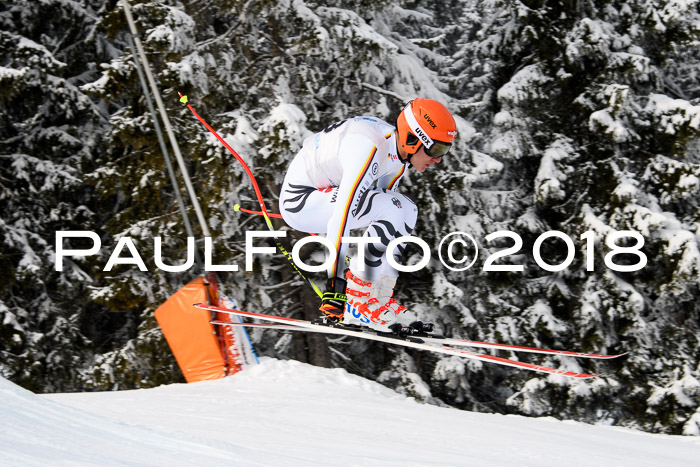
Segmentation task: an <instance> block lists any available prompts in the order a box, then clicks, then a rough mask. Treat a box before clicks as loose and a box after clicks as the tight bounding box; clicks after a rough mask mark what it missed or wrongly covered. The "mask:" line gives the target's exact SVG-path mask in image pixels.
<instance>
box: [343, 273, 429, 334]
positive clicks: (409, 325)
mask: <svg viewBox="0 0 700 467" xmlns="http://www.w3.org/2000/svg"><path fill="white" fill-rule="evenodd" d="M345 278H346V279H347V283H348V288H347V295H348V307H347V310H346V312H345V317H344V318H343V324H346V325H355V326H367V327H369V328H370V329H373V330H375V331H378V332H391V333H394V334H399V335H414V334H420V333H424V334H425V333H429V332H431V331H432V330H433V325H432V324H430V323H422V322H421V321H418V319H417V318H416V315H415V314H414V313H412V312H410V311H409V310H408V309H407V308H406V307H405V306H401V305H399V304H398V303H397V302H396V300H395V299H393V298H392V295H393V294H394V286H395V285H396V278H394V277H391V276H385V275H381V276H380V277H379V279H378V280H376V281H373V282H368V281H365V280H363V279H362V278H360V277H358V276H357V275H355V274H353V273H352V272H351V271H350V270H348V272H347V273H346V275H345Z"/></svg>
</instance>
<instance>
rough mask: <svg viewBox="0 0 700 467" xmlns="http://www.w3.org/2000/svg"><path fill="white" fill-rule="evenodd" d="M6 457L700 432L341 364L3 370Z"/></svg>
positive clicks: (659, 449)
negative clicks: (421, 396)
mask: <svg viewBox="0 0 700 467" xmlns="http://www.w3.org/2000/svg"><path fill="white" fill-rule="evenodd" d="M0 396H1V397H0V419H2V423H1V424H0V464H2V465H18V466H19V465H23V466H24V465H236V466H244V465H255V466H259V465H274V466H299V465H304V466H305V465H358V466H360V465H362V466H372V465H404V466H405V465H439V466H444V465H453V466H459V465H471V466H550V465H551V466H558V467H560V466H563V465H565V466H567V467H572V466H579V465H580V466H587V467H590V466H592V465H606V466H618V467H619V466H622V467H624V466H630V467H641V466H661V465H664V466H697V465H698V462H699V460H700V439H698V438H689V437H672V436H664V435H650V434H645V433H641V432H635V431H631V430H626V429H620V428H611V427H596V426H590V425H584V424H580V423H573V422H560V421H556V420H553V419H532V418H524V417H516V416H502V415H492V414H479V413H470V412H464V411H459V410H455V409H447V408H439V407H435V406H429V405H422V404H418V403H416V402H415V401H413V400H411V399H407V398H405V397H403V396H400V395H398V394H396V393H394V392H393V391H391V390H389V389H387V388H385V387H383V386H381V385H379V384H376V383H373V382H370V381H367V380H365V379H362V378H359V377H356V376H353V375H350V374H348V373H347V372H345V371H344V370H341V369H333V370H328V369H321V368H317V367H312V366H309V365H305V364H302V363H299V362H295V361H279V360H273V359H264V360H263V363H262V364H261V365H259V366H255V367H252V368H249V369H247V370H246V371H244V372H242V373H239V374H238V375H235V376H232V377H230V378H226V379H224V380H219V381H209V382H202V383H196V384H189V385H185V384H182V385H171V386H162V387H159V388H155V389H148V390H138V391H121V392H104V393H82V394H52V395H42V396H37V395H35V394H32V393H30V392H28V391H25V390H23V389H21V388H19V387H17V386H15V385H13V384H12V383H10V382H8V381H6V380H3V379H0Z"/></svg>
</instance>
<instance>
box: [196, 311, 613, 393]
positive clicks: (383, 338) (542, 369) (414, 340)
mask: <svg viewBox="0 0 700 467" xmlns="http://www.w3.org/2000/svg"><path fill="white" fill-rule="evenodd" d="M194 306H195V307H197V308H201V309H203V310H209V311H217V312H220V313H227V314H231V315H238V316H245V317H248V318H256V319H260V320H263V321H269V322H272V323H278V324H284V325H295V326H299V327H303V328H310V329H314V330H315V331H316V332H320V333H324V334H335V335H345V336H355V337H360V338H362V339H368V340H373V341H379V342H385V343H390V344H398V345H402V346H404V347H409V348H414V349H419V350H428V351H431V352H437V353H443V354H446V355H454V356H457V357H463V358H468V359H472V360H479V361H484V362H490V363H496V364H498V365H504V366H510V367H514V368H520V369H524V370H529V371H535V372H539V373H549V374H555V375H561V376H568V377H570V378H579V379H585V378H593V377H595V376H600V375H599V374H586V373H578V372H575V371H569V370H562V369H557V368H550V367H546V366H542V365H536V364H533V363H526V362H520V361H517V360H510V359H507V358H502V357H495V356H493V355H486V354H479V353H476V352H472V351H470V350H465V349H458V348H454V347H450V346H448V345H436V344H431V343H427V342H425V341H424V340H423V339H424V338H422V337H413V336H407V337H401V336H398V335H389V334H378V333H374V332H367V331H366V330H364V329H362V328H359V329H358V330H349V329H347V328H343V327H334V326H324V325H320V324H314V323H312V322H310V321H306V320H301V319H295V318H286V317H283V316H274V315H266V314H263V313H255V312H251V311H243V310H230V309H227V308H220V307H216V306H212V305H207V304H203V303H198V304H195V305H194ZM441 340H442V339H441Z"/></svg>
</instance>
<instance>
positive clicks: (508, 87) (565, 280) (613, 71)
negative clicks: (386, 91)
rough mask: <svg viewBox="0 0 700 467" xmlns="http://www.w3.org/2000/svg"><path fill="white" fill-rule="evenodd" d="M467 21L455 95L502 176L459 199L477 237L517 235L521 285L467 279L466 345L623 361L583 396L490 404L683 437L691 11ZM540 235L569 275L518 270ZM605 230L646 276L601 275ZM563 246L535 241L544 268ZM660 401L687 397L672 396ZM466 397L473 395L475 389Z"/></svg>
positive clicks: (688, 323)
mask: <svg viewBox="0 0 700 467" xmlns="http://www.w3.org/2000/svg"><path fill="white" fill-rule="evenodd" d="M466 8H467V13H468V14H466V15H465V18H466V24H465V25H464V29H465V31H468V32H469V33H468V35H467V36H465V37H464V38H463V40H464V44H463V46H462V47H461V49H460V50H459V52H458V53H457V54H455V62H454V66H455V70H456V71H458V72H459V73H460V74H459V75H458V76H459V77H460V78H461V79H459V80H455V88H456V89H457V90H458V91H459V92H460V97H463V98H466V99H469V100H471V101H472V102H475V103H476V102H478V103H481V104H482V105H480V106H475V107H473V112H472V113H471V118H472V119H473V121H474V122H477V126H479V130H480V132H483V134H484V135H485V137H484V138H482V139H480V140H479V141H478V143H479V147H480V148H481V149H482V150H483V151H484V152H488V153H490V154H493V155H494V156H497V157H498V158H499V160H502V161H503V162H504V163H505V167H504V170H503V172H502V179H501V181H500V182H499V184H498V185H494V186H491V187H488V188H487V190H486V191H485V192H482V191H481V190H473V191H472V194H471V195H470V197H471V199H472V202H473V203H474V206H475V207H476V208H477V212H478V213H479V215H480V218H481V222H482V225H483V226H484V232H487V233H488V232H490V231H493V230H497V229H501V228H506V229H509V230H513V231H516V232H518V233H519V234H520V235H521V236H522V237H523V239H524V246H523V249H522V253H523V254H522V255H521V256H518V257H515V256H514V257H512V258H511V261H513V262H517V263H521V264H525V265H526V270H525V273H524V274H510V273H509V274H508V277H505V278H502V277H499V276H501V274H498V275H494V274H489V275H485V276H478V275H475V276H473V277H472V278H470V279H469V282H471V283H473V284H476V288H477V289H478V290H481V291H483V292H482V293H481V294H478V293H477V294H473V295H470V296H469V298H468V302H467V303H471V304H473V305H471V307H470V308H471V309H474V310H477V312H476V313H475V315H476V321H477V323H479V324H478V325H477V329H478V332H479V334H478V335H477V336H473V337H479V338H489V337H497V338H501V339H504V338H505V339H506V340H509V341H512V342H519V343H522V344H542V345H548V346H562V345H563V346H566V347H570V348H571V347H578V348H580V349H582V350H587V349H588V350H592V349H596V351H610V350H615V349H618V350H622V349H626V350H630V351H632V355H631V356H630V357H629V358H628V359H627V360H626V361H624V362H618V363H617V364H615V365H613V366H607V365H602V366H598V370H599V371H612V373H611V375H610V377H605V378H600V379H597V380H595V381H592V382H588V383H578V382H577V383H572V382H570V381H563V380H559V379H558V378H556V377H549V378H541V377H537V378H530V376H529V375H524V374H517V375H513V376H511V377H510V378H509V379H508V380H506V381H504V382H502V383H501V391H500V393H501V394H503V395H507V394H508V392H509V391H515V392H514V393H512V395H511V396H510V397H508V399H507V401H506V406H505V407H504V406H503V405H502V404H501V403H500V402H499V401H498V400H496V401H495V402H496V404H495V406H496V407H499V408H500V409H501V410H508V409H510V410H515V411H517V412H519V413H528V414H536V415H554V414H557V416H565V417H568V418H577V419H581V420H587V421H594V420H595V421H601V420H610V421H612V422H614V423H617V424H623V425H630V426H638V427H643V428H644V429H649V430H658V431H666V432H673V433H681V432H683V431H685V432H692V431H693V429H694V428H693V427H689V426H685V428H684V424H686V423H689V424H692V423H695V424H697V422H692V419H691V416H692V415H693V412H694V407H695V405H697V389H696V388H694V385H693V384H689V383H688V381H693V380H694V378H696V377H697V371H698V356H697V352H695V351H694V350H693V349H695V348H696V347H697V336H698V311H699V310H698V303H700V301H699V300H698V298H699V295H698V294H699V291H698V282H699V279H700V275H699V273H700V255H698V215H700V209H699V206H698V202H697V199H698V197H697V194H698V190H699V189H700V186H699V185H698V183H697V181H698V180H699V179H698V169H699V168H700V166H699V165H698V162H699V160H700V159H699V156H700V153H698V136H699V134H698V130H699V129H700V127H699V125H700V120H699V119H698V115H699V114H698V110H700V109H699V108H698V106H697V105H696V104H697V103H698V97H700V96H698V94H697V92H698V89H697V87H696V86H695V85H693V84H691V82H690V81H689V79H688V77H687V74H688V73H687V70H697V67H698V60H697V45H698V28H697V24H698V11H697V5H696V4H683V5H680V4H667V3H664V2H647V1H644V2H612V3H610V2H577V3H574V4H562V3H560V2H547V1H545V2H508V1H504V2H501V1H495V2H489V3H488V8H486V9H484V10H483V11H481V12H477V11H476V10H475V8H473V7H470V6H468V5H467V6H466ZM681 70H682V71H681ZM692 73H697V71H691V74H692ZM504 189H505V191H504ZM489 199H490V200H491V201H490V202H489ZM485 200H486V203H484V201H485ZM489 207H491V208H495V209H489ZM489 225H490V226H491V227H487V226H489ZM550 229H555V230H560V231H562V232H564V233H566V234H568V235H569V236H570V237H571V238H572V239H573V240H574V242H578V243H577V244H578V245H579V246H577V248H576V250H577V252H576V253H577V259H575V261H574V263H573V264H572V265H571V266H569V267H568V268H567V269H565V270H564V271H561V272H558V273H546V272H545V271H543V270H542V268H540V267H538V266H537V265H536V264H535V263H534V261H533V255H532V251H533V243H534V240H535V238H536V237H537V236H539V235H540V234H542V233H543V232H545V231H547V230H550ZM614 230H635V231H637V232H639V233H641V234H642V235H643V237H644V240H645V246H644V247H643V248H642V249H641V252H642V253H644V254H645V255H646V256H647V258H648V259H649V262H648V264H647V265H646V266H645V267H644V268H642V269H641V270H640V271H638V272H615V271H612V270H611V269H610V268H609V267H608V266H607V265H605V264H603V261H602V260H603V258H604V256H605V255H606V254H608V253H609V252H610V249H611V247H610V245H607V244H606V239H607V238H609V235H610V233H611V232H612V231H614ZM586 231H592V232H594V234H593V235H594V237H595V251H594V255H595V263H594V264H595V267H594V270H593V271H588V270H587V264H586V263H585V262H584V259H583V258H584V255H583V253H584V247H583V245H582V243H583V240H580V235H581V234H583V233H584V232H586ZM619 243H620V246H627V247H633V246H634V244H635V241H634V240H632V239H628V240H627V241H622V242H619ZM562 247H563V243H562V242H555V241H551V240H550V241H548V242H546V243H545V244H544V246H543V249H542V256H543V257H544V258H546V259H547V262H549V263H552V264H557V263H560V262H562V261H563V260H564V258H565V257H566V250H564V249H563V248H562ZM627 251H628V253H631V254H628V255H625V254H622V255H618V256H616V257H615V258H614V259H615V260H616V261H617V262H618V264H622V265H629V264H635V263H637V262H638V261H640V258H639V257H638V254H636V253H634V250H627ZM503 279H505V281H503ZM472 317H473V316H472V315H470V316H468V317H467V318H468V319H469V320H471V319H472ZM492 323H498V324H496V325H495V326H494V324H492ZM549 363H555V362H554V361H551V362H549ZM567 364H573V362H571V363H567ZM679 368H686V371H685V372H679V371H678V369H679ZM496 371H498V370H496ZM443 374H444V375H445V379H447V380H448V381H453V378H454V377H453V376H451V375H449V374H448V373H447V372H443ZM448 376H449V378H448ZM678 378H684V379H683V381H684V382H685V383H683V384H680V383H678ZM488 379H489V380H490V381H493V380H494V377H493V376H492V377H490V378H488ZM525 379H529V381H527V382H526V381H525ZM686 383H688V384H686ZM452 384H454V383H452ZM463 384H464V382H463ZM659 387H662V388H680V387H683V388H690V389H689V390H688V391H687V392H685V393H683V394H682V395H681V394H679V392H678V391H673V390H668V389H666V390H662V389H657V388H659ZM464 388H465V390H467V391H470V392H472V394H473V393H474V392H475V390H479V389H478V388H474V385H473V382H470V386H467V385H464ZM492 391H493V388H489V389H488V390H487V391H484V392H487V393H488V394H490V395H491V394H493V392H492ZM496 393H499V392H498V391H497V392H496ZM661 393H663V396H661V395H660V394H661ZM664 400H665V401H666V402H662V401H664ZM693 400H694V403H693V402H692V401H693Z"/></svg>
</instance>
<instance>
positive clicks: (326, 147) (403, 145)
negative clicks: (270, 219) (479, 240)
mask: <svg viewBox="0 0 700 467" xmlns="http://www.w3.org/2000/svg"><path fill="white" fill-rule="evenodd" d="M456 135H457V131H456V125H455V120H454V118H453V117H452V115H451V114H450V112H449V110H447V108H445V106H443V105H442V104H441V103H439V102H437V101H434V100H430V99H414V100H412V101H410V102H409V103H408V104H406V105H405V107H404V108H403V110H402V111H401V113H400V114H399V117H398V119H397V121H396V127H394V126H392V125H390V124H388V123H386V122H384V121H382V120H380V119H378V118H374V117H364V116H363V117H355V118H350V119H347V120H343V121H340V122H337V123H334V124H332V125H330V126H329V127H327V128H326V129H324V130H323V131H321V132H319V133H317V134H315V135H313V136H311V137H309V138H307V139H306V140H305V141H304V143H303V146H302V149H301V150H300V151H299V153H298V154H297V155H296V157H295V158H294V159H293V160H292V162H291V163H290V165H289V169H288V171H287V174H286V176H285V179H284V183H283V185H282V191H281V194H280V210H281V213H282V217H283V218H284V220H285V222H286V223H287V224H288V225H289V226H290V227H292V228H294V229H296V230H299V231H302V232H314V233H324V234H326V238H327V239H328V240H329V241H330V242H331V243H332V244H333V245H334V246H335V252H334V254H335V258H334V259H333V262H332V265H331V266H330V268H329V270H328V281H327V283H326V291H325V293H324V294H323V297H322V301H321V306H320V308H319V309H320V311H321V312H323V314H324V315H325V317H326V318H327V320H329V321H330V322H334V323H337V322H341V323H343V324H344V325H348V324H351V325H365V324H366V325H368V326H369V327H370V328H372V329H375V330H377V331H387V330H389V331H394V332H398V331H399V330H400V329H402V327H403V326H412V327H414V328H416V329H418V330H421V328H422V327H423V323H421V322H420V321H418V320H417V318H416V315H415V314H414V313H413V312H411V311H409V310H408V309H407V308H406V307H404V306H401V305H399V304H398V303H397V302H396V300H395V299H394V298H393V297H392V295H393V291H394V287H395V285H396V279H397V278H398V271H397V270H396V269H395V268H393V267H392V266H391V265H390V264H389V262H388V261H387V258H386V250H387V246H388V245H389V242H390V241H391V240H393V239H396V238H399V237H402V236H406V235H410V233H411V231H412V230H413V228H414V226H415V224H416V218H417V215H418V209H417V207H416V205H415V204H414V203H413V202H412V201H411V200H410V199H409V198H408V197H406V196H404V195H402V194H399V193H397V192H396V189H397V187H398V185H399V181H400V180H401V178H402V177H403V175H404V173H405V171H406V169H407V167H409V166H413V167H414V168H415V169H416V170H417V171H418V172H423V171H425V170H426V169H427V168H428V167H430V166H431V165H433V164H438V163H439V162H440V161H441V160H442V157H443V156H444V155H445V154H447V152H448V151H449V150H450V147H451V145H452V142H453V141H454V139H455V137H456ZM359 228H367V229H366V230H365V232H364V235H363V237H364V238H370V237H378V238H379V241H378V242H373V243H366V244H364V245H361V246H359V247H358V250H359V249H360V248H361V249H362V251H361V252H360V251H358V254H356V255H355V256H354V257H353V258H352V260H351V262H350V268H349V270H348V271H347V273H345V277H343V273H344V269H345V257H346V252H347V248H348V243H347V242H343V237H349V236H350V231H351V230H353V229H359ZM404 248H405V243H402V244H400V245H399V246H398V247H397V248H395V249H394V250H393V251H394V259H395V260H397V262H398V258H399V257H400V255H401V253H402V252H403V250H404ZM359 253H363V255H364V261H362V260H361V259H360V258H361V257H359ZM346 302H347V303H348V304H349V305H350V306H349V307H346V306H345V304H346Z"/></svg>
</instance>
